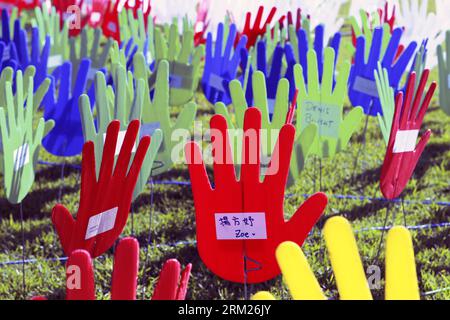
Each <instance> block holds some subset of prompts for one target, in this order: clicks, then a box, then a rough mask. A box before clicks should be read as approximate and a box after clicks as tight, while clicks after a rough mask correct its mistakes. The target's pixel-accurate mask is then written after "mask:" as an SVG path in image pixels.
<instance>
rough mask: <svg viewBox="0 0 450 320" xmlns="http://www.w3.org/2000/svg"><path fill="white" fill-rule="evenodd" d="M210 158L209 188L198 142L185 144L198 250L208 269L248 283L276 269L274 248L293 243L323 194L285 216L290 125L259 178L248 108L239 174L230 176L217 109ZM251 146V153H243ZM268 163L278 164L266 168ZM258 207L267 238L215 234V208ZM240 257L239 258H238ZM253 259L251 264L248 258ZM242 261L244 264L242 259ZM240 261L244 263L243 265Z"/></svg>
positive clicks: (254, 115)
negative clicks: (227, 237) (211, 177)
mask: <svg viewBox="0 0 450 320" xmlns="http://www.w3.org/2000/svg"><path fill="white" fill-rule="evenodd" d="M210 127H211V129H212V130H211V137H212V148H213V160H214V164H213V166H214V185H215V187H214V189H213V188H212V187H211V184H210V181H209V179H208V176H207V174H206V168H205V165H204V162H203V159H202V154H201V151H200V147H199V146H198V145H197V143H195V142H190V143H188V144H187V145H186V148H185V151H186V159H187V162H188V166H189V173H190V177H191V181H192V191H193V195H194V203H195V212H196V225H197V228H196V229H197V230H196V232H197V247H198V252H199V255H200V257H201V259H202V260H203V262H204V263H205V265H206V266H207V267H208V269H209V270H211V271H212V272H213V273H215V274H216V275H218V276H219V277H221V278H223V279H226V280H229V281H233V282H240V283H243V282H244V270H246V271H247V282H248V283H259V282H263V281H266V280H269V279H272V278H273V277H275V276H277V275H279V274H280V269H279V267H278V264H277V261H276V259H275V249H276V248H277V246H278V245H279V244H280V243H281V242H283V241H294V242H296V243H297V244H299V245H302V244H303V241H304V240H305V238H306V237H307V236H308V233H309V232H310V230H311V228H312V227H313V226H314V224H315V223H316V221H317V219H319V217H320V215H321V214H322V212H323V211H324V209H325V207H326V204H327V197H326V195H325V194H323V193H317V194H314V195H313V196H311V197H310V198H309V199H307V200H306V201H305V202H304V203H303V204H302V205H301V206H300V207H299V208H298V210H297V212H296V213H295V214H294V215H293V216H292V218H291V219H290V220H289V221H285V219H284V209H283V201H284V191H285V186H286V180H287V176H288V170H289V163H290V159H291V152H292V145H293V142H294V136H295V128H294V127H293V126H292V125H291V124H286V125H284V126H283V127H282V129H281V131H280V133H279V137H278V141H277V144H276V146H275V149H274V152H273V154H276V155H278V157H272V160H271V162H270V164H269V168H268V171H271V172H274V171H276V173H275V174H273V175H267V176H266V177H265V179H264V180H263V182H261V181H260V143H259V141H260V140H259V139H260V134H261V132H260V131H261V113H260V111H259V110H258V109H257V108H248V109H247V110H246V112H245V116H244V137H246V138H245V139H244V141H243V159H242V163H243V164H242V165H241V170H240V171H241V174H240V179H239V180H237V179H236V174H235V169H234V164H233V161H232V160H231V159H232V155H231V147H230V143H229V137H228V134H227V122H226V120H225V118H224V117H223V116H221V115H215V116H213V117H212V118H211V123H210ZM250 152H252V154H249V153H250ZM273 168H278V170H274V171H272V169H273ZM255 212H259V213H264V215H265V224H266V231H267V239H261V240H218V239H217V234H216V221H215V214H216V213H255ZM244 261H245V262H244ZM252 263H253V264H255V265H253V266H252V265H251V264H252ZM244 264H245V265H244ZM244 266H245V269H244Z"/></svg>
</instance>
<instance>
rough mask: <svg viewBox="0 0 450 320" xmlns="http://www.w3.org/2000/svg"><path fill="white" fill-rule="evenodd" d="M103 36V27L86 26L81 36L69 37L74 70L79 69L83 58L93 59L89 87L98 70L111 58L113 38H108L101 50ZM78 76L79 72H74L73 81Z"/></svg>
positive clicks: (73, 81) (89, 74)
mask: <svg viewBox="0 0 450 320" xmlns="http://www.w3.org/2000/svg"><path fill="white" fill-rule="evenodd" d="M92 33H93V34H92ZM102 38H103V35H102V30H101V29H90V28H84V29H83V31H81V36H80V37H72V38H70V39H69V43H70V61H71V62H72V70H78V69H79V68H78V66H79V65H80V63H81V60H82V59H84V58H89V59H90V60H91V69H90V70H89V73H88V87H89V86H90V83H91V81H93V80H94V77H95V73H96V72H97V70H98V69H100V68H103V67H104V66H105V65H106V62H107V60H108V58H109V54H110V49H111V46H112V43H113V40H112V39H110V38H108V39H106V42H105V43H104V44H103V49H102V51H101V52H100V48H101V47H102V45H101V44H100V42H101V41H102ZM78 39H79V41H78ZM89 48H90V49H89ZM77 50H78V53H77ZM88 50H89V52H88ZM76 77H77V72H72V83H75V81H76Z"/></svg>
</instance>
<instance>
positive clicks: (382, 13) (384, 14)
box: [377, 1, 395, 32]
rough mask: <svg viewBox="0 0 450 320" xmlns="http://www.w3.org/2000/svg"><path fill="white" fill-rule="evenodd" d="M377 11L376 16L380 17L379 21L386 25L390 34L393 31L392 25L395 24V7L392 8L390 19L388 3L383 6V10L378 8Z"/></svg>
mask: <svg viewBox="0 0 450 320" xmlns="http://www.w3.org/2000/svg"><path fill="white" fill-rule="evenodd" d="M377 11H378V15H379V16H380V21H382V22H383V23H387V24H388V25H389V28H390V29H391V32H392V31H393V30H394V24H395V5H393V6H392V12H391V17H389V16H388V14H389V3H388V2H387V1H386V3H385V4H384V10H383V8H379V9H378V10H377Z"/></svg>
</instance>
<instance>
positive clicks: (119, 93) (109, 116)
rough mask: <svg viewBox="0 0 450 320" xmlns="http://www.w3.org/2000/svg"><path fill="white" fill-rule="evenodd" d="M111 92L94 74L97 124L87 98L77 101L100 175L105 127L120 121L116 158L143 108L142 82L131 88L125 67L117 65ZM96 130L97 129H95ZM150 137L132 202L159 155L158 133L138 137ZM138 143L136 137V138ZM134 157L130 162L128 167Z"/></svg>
mask: <svg viewBox="0 0 450 320" xmlns="http://www.w3.org/2000/svg"><path fill="white" fill-rule="evenodd" d="M113 82H114V88H115V90H114V89H113V87H112V86H107V84H106V79H105V75H104V74H103V73H102V72H97V73H96V75H95V98H96V102H95V107H96V113H95V115H96V122H94V115H93V113H94V112H93V110H92V108H91V104H90V102H89V97H88V96H87V95H85V94H84V95H82V96H81V97H80V104H79V106H80V113H81V118H82V124H83V134H84V140H85V141H93V142H94V146H95V158H96V171H97V175H98V174H99V170H100V165H101V160H102V156H103V155H102V150H103V144H104V139H105V135H106V131H107V128H108V125H109V124H110V123H111V121H113V120H119V121H120V130H121V131H120V132H119V138H118V139H119V140H118V141H119V142H118V146H117V147H116V156H118V155H119V152H120V148H121V147H120V146H121V142H120V141H121V139H123V137H124V136H125V132H126V129H127V127H128V125H129V123H130V122H131V121H132V120H141V116H142V105H143V102H144V87H145V86H144V80H142V79H139V80H136V88H134V78H133V74H132V73H131V72H127V71H126V70H125V67H124V66H121V65H117V66H115V68H114V74H113ZM96 127H97V129H96ZM147 134H149V135H151V144H150V147H149V149H148V150H147V154H146V156H145V158H144V162H143V165H142V168H141V171H140V173H139V177H138V180H137V183H136V187H135V188H134V192H133V200H135V199H136V198H137V197H138V196H139V195H140V194H141V192H142V191H143V190H144V187H145V185H146V184H147V181H148V178H149V176H150V172H151V169H152V167H153V162H154V160H155V157H156V155H157V153H158V149H159V147H160V145H161V141H162V132H161V130H159V129H156V130H154V132H151V133H150V132H143V130H142V126H141V133H140V135H139V136H143V135H147ZM138 140H139V137H138ZM133 159H134V157H132V158H131V159H130V163H131V162H132V161H133Z"/></svg>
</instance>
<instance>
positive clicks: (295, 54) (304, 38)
mask: <svg viewBox="0 0 450 320" xmlns="http://www.w3.org/2000/svg"><path fill="white" fill-rule="evenodd" d="M324 34H325V27H324V26H323V25H322V24H320V25H318V26H317V27H316V28H315V30H314V44H313V46H314V50H315V52H316V54H317V67H318V71H319V83H322V74H323V60H324V47H325V39H324ZM308 39H309V35H308V34H307V31H306V30H305V29H299V30H298V31H297V42H298V48H293V47H292V45H291V44H289V43H288V44H286V46H285V51H286V61H287V64H288V68H287V70H286V78H287V79H288V80H289V88H290V89H289V99H290V100H292V98H293V97H294V94H295V80H294V66H295V64H297V63H299V64H300V65H301V66H302V68H303V77H304V79H305V81H306V83H308V63H307V55H308V50H309V49H310V44H309V40H308ZM340 43H341V33H340V32H337V33H335V34H334V36H333V38H332V39H331V42H330V43H329V44H328V46H329V47H331V48H333V49H334V52H335V58H334V59H335V60H334V65H335V66H336V65H337V64H336V61H337V59H338V57H339V47H340ZM295 49H297V50H295ZM334 71H336V70H334ZM335 83H336V79H335V72H333V87H334V85H335Z"/></svg>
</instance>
